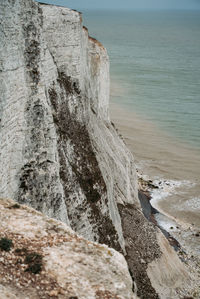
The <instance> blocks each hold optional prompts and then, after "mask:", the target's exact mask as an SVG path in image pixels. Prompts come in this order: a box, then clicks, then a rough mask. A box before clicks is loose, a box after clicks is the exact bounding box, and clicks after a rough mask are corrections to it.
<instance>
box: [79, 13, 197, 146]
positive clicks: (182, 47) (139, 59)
mask: <svg viewBox="0 0 200 299" xmlns="http://www.w3.org/2000/svg"><path fill="white" fill-rule="evenodd" d="M84 23H85V24H86V26H88V28H89V31H90V34H91V35H92V36H95V37H96V38H97V39H99V40H100V41H101V42H102V43H103V44H104V45H105V47H106V48H107V50H108V54H109V57H110V63H111V68H110V70H111V82H112V83H113V85H112V87H113V88H114V86H115V85H116V86H119V87H120V88H121V92H120V90H119V94H115V95H114V97H112V101H114V102H116V103H119V104H120V105H124V106H126V108H127V109H129V110H133V111H135V112H138V113H140V114H141V115H143V116H144V117H145V119H148V120H151V121H153V122H155V123H156V125H157V126H159V127H160V128H161V129H163V130H165V131H167V132H168V133H169V134H172V135H173V136H175V137H177V138H179V139H180V140H182V141H183V142H184V141H186V142H189V143H190V144H191V145H192V146H196V147H198V148H200V11H198V12H195V11H189V12H188V11H166V12H164V11H158V12H112V11H107V12H105V11H100V12H98V11H96V12H95V11H92V12H85V13H84Z"/></svg>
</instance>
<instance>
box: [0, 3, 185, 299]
mask: <svg viewBox="0 0 200 299" xmlns="http://www.w3.org/2000/svg"><path fill="white" fill-rule="evenodd" d="M0 26H1V28H0V29H1V36H0V94H1V100H0V140H1V146H0V173H1V176H0V196H1V197H2V198H12V199H14V200H15V201H18V202H19V203H20V204H26V205H29V206H31V207H33V208H35V209H36V210H38V211H40V212H42V213H44V214H46V215H47V216H49V217H53V218H56V219H57V220H60V221H62V222H64V223H66V224H67V225H69V226H70V227H71V228H72V229H73V230H74V231H76V232H77V233H79V234H80V235H82V236H83V237H84V238H86V239H88V240H90V241H95V242H99V243H102V244H106V245H108V246H110V247H112V248H114V249H116V250H118V251H119V252H122V253H123V254H124V255H125V257H126V260H127V262H128V266H129V270H130V273H131V276H132V279H133V281H134V284H135V287H136V288H137V293H138V296H139V297H140V298H145V299H146V298H148V299H149V298H159V297H160V298H167V297H166V296H173V298H179V297H178V296H179V295H178V292H179V289H180V288H181V287H182V285H183V284H184V283H189V281H190V277H189V275H188V274H187V271H186V270H185V268H184V266H183V264H182V263H181V262H180V260H179V259H178V257H177V255H176V253H175V252H174V251H173V249H171V247H170V246H169V244H168V242H167V241H166V239H165V238H164V237H163V236H162V234H161V233H160V231H159V230H158V229H157V228H156V227H155V226H154V225H153V224H150V223H149V222H148V221H147V220H146V219H145V218H144V216H143V214H142V212H141V208H140V203H139V200H138V190H137V175H136V171H135V165H134V161H133V157H132V155H131V154H130V152H129V151H128V149H127V148H126V146H125V144H124V142H123V141H122V140H121V139H120V137H119V136H118V133H117V131H116V130H115V127H114V125H113V124H112V123H111V122H110V119H109V111H108V108H109V60H108V56H107V52H106V49H105V48H104V47H103V46H102V45H101V44H100V43H99V42H98V41H96V40H95V39H93V38H91V37H89V36H88V31H87V29H86V28H84V27H83V26H82V16H81V14H80V13H79V12H76V11H73V10H70V9H68V8H63V7H57V6H52V5H43V4H39V3H36V2H34V1H32V0H15V1H11V0H0ZM177 290H178V291H177ZM170 298H171V297H170Z"/></svg>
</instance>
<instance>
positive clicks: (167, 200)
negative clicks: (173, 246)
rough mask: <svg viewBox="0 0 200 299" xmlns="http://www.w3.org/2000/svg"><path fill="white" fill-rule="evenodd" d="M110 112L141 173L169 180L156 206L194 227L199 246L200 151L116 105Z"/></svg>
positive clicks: (154, 200) (179, 222) (157, 196)
mask: <svg viewBox="0 0 200 299" xmlns="http://www.w3.org/2000/svg"><path fill="white" fill-rule="evenodd" d="M110 112H111V120H112V121H113V122H114V123H115V125H116V127H117V128H118V130H119V133H121V134H122V136H123V138H124V141H125V143H126V144H127V146H128V147H129V149H130V151H131V152H132V153H133V156H134V158H135V162H136V165H137V168H138V170H139V172H140V173H142V174H143V175H144V176H146V178H147V179H152V180H156V179H158V181H159V180H162V181H163V182H166V183H165V186H164V188H163V190H162V192H161V193H162V196H160V194H157V195H156V194H155V196H154V197H153V199H152V205H153V207H154V208H156V209H158V210H159V211H161V212H162V213H163V214H165V215H167V216H169V217H171V218H172V219H175V221H176V222H177V223H178V224H179V225H181V227H182V228H183V229H185V230H191V234H190V241H191V239H192V238H193V241H194V246H197V247H198V244H200V238H199V239H198V238H197V237H195V236H194V237H193V232H194V233H196V232H198V231H200V150H198V149H195V148H192V147H191V146H190V145H188V144H185V143H182V142H181V141H179V140H177V139H176V138H174V137H172V136H170V135H168V134H167V133H166V132H163V131H161V130H159V129H158V128H157V127H156V126H155V125H154V124H153V123H151V122H149V121H146V120H144V119H142V117H140V116H139V115H138V114H136V113H134V112H132V111H131V112H130V111H128V110H126V109H125V108H122V107H121V106H119V105H117V104H114V103H111V104H110ZM168 182H169V183H168ZM163 194H164V196H163ZM196 243H197V244H196ZM198 248H199V247H198Z"/></svg>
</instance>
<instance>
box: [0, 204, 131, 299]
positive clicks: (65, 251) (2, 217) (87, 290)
mask: <svg viewBox="0 0 200 299" xmlns="http://www.w3.org/2000/svg"><path fill="white" fill-rule="evenodd" d="M0 221H1V226H0V298H1V299H4V298H5V299H7V298H10V299H16V298H20V299H25V298H26V299H28V298H31V299H36V298H40V299H42V298H45V299H46V298H68V299H82V298H87V299H93V298H95V299H100V298H106V299H112V298H113V299H121V298H127V299H131V298H133V299H134V298H137V297H136V296H135V295H134V294H133V291H132V289H133V285H132V279H131V277H130V274H129V271H128V268H127V264H126V262H125V259H124V257H123V256H122V255H121V254H120V253H118V252H117V251H115V250H114V249H110V248H109V247H107V246H105V245H99V244H97V243H94V242H90V241H87V240H85V239H83V238H81V237H79V236H78V235H77V234H75V233H74V232H73V231H72V230H71V229H70V228H69V227H68V226H67V225H66V224H64V223H62V222H59V221H57V220H53V219H51V218H48V217H46V216H44V215H43V214H41V213H39V212H37V211H35V210H34V209H32V208H29V207H26V206H22V205H18V204H16V202H14V201H12V200H8V199H0Z"/></svg>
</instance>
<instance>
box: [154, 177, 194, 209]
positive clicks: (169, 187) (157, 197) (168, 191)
mask: <svg viewBox="0 0 200 299" xmlns="http://www.w3.org/2000/svg"><path fill="white" fill-rule="evenodd" d="M153 184H154V185H155V186H157V187H158V189H153V190H152V191H151V197H152V199H151V203H152V205H153V206H154V205H155V204H156V203H158V202H159V201H161V200H163V199H165V198H166V197H168V196H170V195H174V194H181V193H182V192H183V191H182V188H183V187H184V188H191V187H193V186H194V183H191V182H190V181H187V180H183V181H176V180H159V179H156V180H154V181H153Z"/></svg>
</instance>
